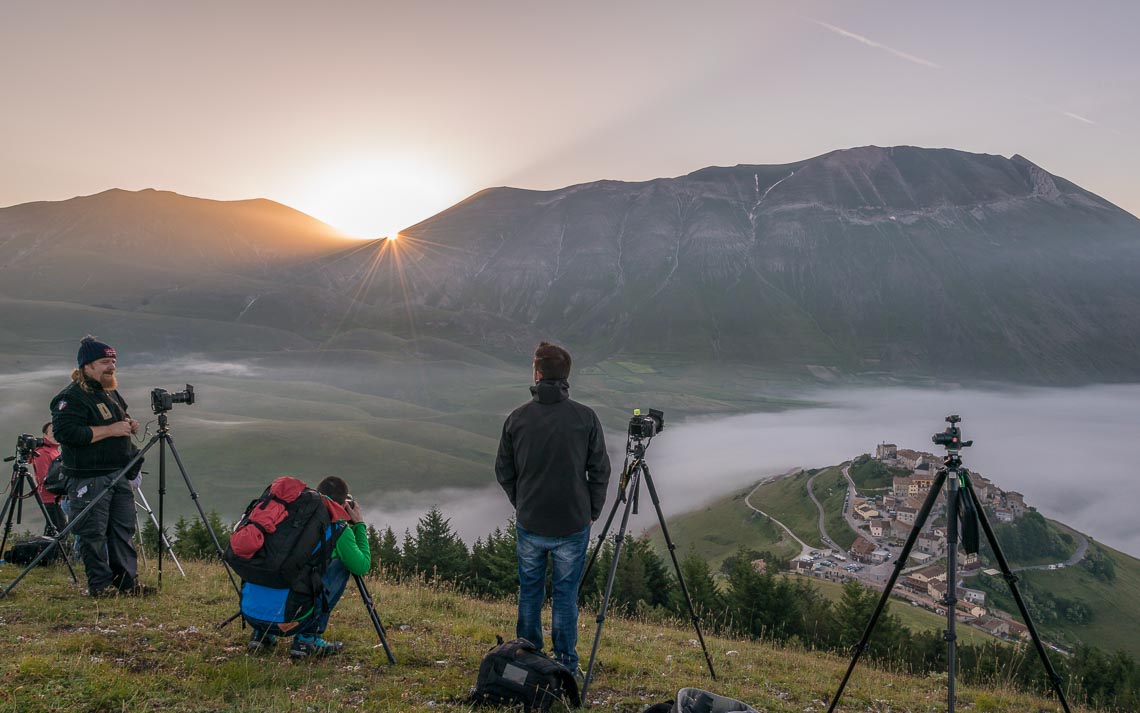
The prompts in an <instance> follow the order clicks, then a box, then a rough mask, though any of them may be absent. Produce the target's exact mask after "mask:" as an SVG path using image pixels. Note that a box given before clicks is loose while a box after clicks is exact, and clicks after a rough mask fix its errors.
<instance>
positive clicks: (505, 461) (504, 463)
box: [495, 418, 518, 507]
mask: <svg viewBox="0 0 1140 713" xmlns="http://www.w3.org/2000/svg"><path fill="white" fill-rule="evenodd" d="M510 422H511V419H510V418H508V419H507V420H506V421H505V422H504V423H503V435H502V437H501V438H500V439H499V455H498V456H496V458H495V478H497V479H498V481H499V485H501V486H502V488H503V490H504V491H505V492H506V494H507V498H508V499H510V501H511V507H515V492H516V490H515V484H516V483H517V482H518V473H517V472H515V447H514V443H513V442H512V439H511V433H510V431H508V430H507V424H509V423H510Z"/></svg>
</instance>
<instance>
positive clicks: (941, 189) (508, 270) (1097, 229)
mask: <svg viewBox="0 0 1140 713" xmlns="http://www.w3.org/2000/svg"><path fill="white" fill-rule="evenodd" d="M378 249H379V248H378ZM396 250H398V251H399V252H402V254H403V256H404V260H403V264H404V265H405V268H404V269H403V270H402V274H403V277H404V279H403V280H398V279H393V278H391V277H389V278H388V279H373V280H372V281H371V284H370V289H369V290H368V291H365V292H363V293H362V294H363V296H364V299H365V300H366V301H368V302H370V303H373V304H376V305H389V309H390V311H391V314H392V318H393V319H396V318H397V316H398V315H402V314H403V313H404V312H405V311H406V310H407V304H408V303H409V302H410V303H411V305H412V308H413V309H416V310H420V311H422V312H423V313H424V314H428V315H433V316H434V317H435V319H436V320H437V323H440V324H449V325H451V326H452V327H454V328H456V329H462V328H463V325H465V324H466V325H472V324H478V325H479V327H478V329H471V330H469V331H470V332H471V333H472V334H473V335H475V334H476V332H477V335H476V338H477V339H479V340H482V341H484V342H488V341H494V340H495V339H496V338H501V339H507V338H509V335H510V330H501V329H500V330H499V334H495V333H494V332H495V330H491V332H492V333H491V334H488V329H487V328H486V325H487V324H488V322H489V321H490V323H492V324H513V325H517V326H518V327H519V328H528V329H530V330H534V331H535V332H538V333H543V334H549V335H553V336H556V337H557V338H559V339H562V340H564V341H565V342H567V343H569V344H574V345H577V346H578V348H579V349H583V348H588V349H589V350H590V351H592V352H593V353H594V354H598V355H612V354H632V355H661V356H665V357H668V358H680V359H684V360H690V361H714V360H715V361H728V362H743V363H748V364H753V365H761V366H765V367H771V368H775V369H779V370H789V371H793V372H794V371H797V370H798V371H802V370H803V368H804V366H805V365H819V366H825V367H832V368H835V369H838V370H840V371H842V372H847V373H866V372H890V373H892V374H905V373H915V374H926V375H931V374H936V375H948V376H954V377H962V376H967V375H968V376H971V377H973V378H988V377H993V378H1010V379H1015V380H1023V381H1054V382H1055V381H1058V380H1060V381H1105V380H1108V381H1111V380H1117V379H1131V378H1135V377H1136V376H1138V375H1140V365H1138V363H1137V360H1136V359H1135V355H1136V353H1137V348H1138V347H1140V341H1138V340H1140V281H1137V280H1136V279H1135V277H1134V276H1135V275H1136V274H1138V273H1140V220H1137V218H1136V217H1134V216H1132V215H1130V214H1129V213H1127V212H1125V211H1123V210H1121V209H1120V208H1117V207H1116V206H1114V205H1112V204H1111V203H1109V202H1108V201H1106V200H1104V199H1102V198H1100V197H1098V196H1096V195H1094V194H1092V193H1089V192H1088V191H1085V190H1083V189H1082V188H1080V187H1079V186H1077V185H1075V184H1073V183H1071V182H1070V181H1067V180H1065V179H1063V178H1061V177H1059V176H1056V175H1053V174H1051V173H1049V172H1047V171H1045V170H1044V169H1042V168H1040V167H1038V166H1037V165H1035V164H1033V163H1032V162H1030V161H1029V160H1027V159H1025V158H1023V157H1021V156H1014V157H1013V158H1011V159H1006V158H1003V157H1000V156H991V155H982V154H971V153H966V152H962V151H955V150H945V149H944V150H932V149H922V148H914V147H895V148H878V147H864V148H857V149H850V150H843V151H835V152H832V153H828V154H825V155H823V156H818V157H816V158H812V159H808V160H805V161H799V162H796V163H791V164H784V165H775V166H745V165H742V166H736V167H732V168H706V169H702V170H700V171H696V172H694V173H691V174H689V175H687V176H682V177H679V178H663V179H657V180H652V181H645V182H640V183H624V182H618V181H598V182H594V183H587V184H582V185H577V186H571V187H568V188H564V189H560V190H553V191H529V190H520V189H515V188H493V189H488V190H485V191H482V192H480V193H478V194H476V195H474V196H472V197H470V198H468V199H467V200H465V201H463V202H462V203H460V204H458V205H456V206H454V207H452V208H450V209H448V210H446V211H444V212H442V213H440V214H438V215H436V216H434V217H432V218H430V219H428V220H426V221H424V222H422V223H419V224H417V225H415V226H412V227H410V228H408V229H407V230H405V231H403V232H402V233H401V238H400V242H399V244H398V245H397V248H396ZM324 272H325V274H326V275H327V276H328V277H329V279H330V280H331V281H332V282H333V283H341V284H345V285H348V284H360V283H361V281H362V279H363V278H364V268H363V267H362V266H360V265H359V264H353V263H352V262H351V261H344V260H342V261H339V262H337V263H334V264H331V265H329V266H328V267H327V269H326V270H325V271H324ZM441 315H443V316H442V317H441ZM503 334H505V335H506V336H503Z"/></svg>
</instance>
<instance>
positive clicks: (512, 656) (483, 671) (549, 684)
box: [471, 637, 581, 713]
mask: <svg viewBox="0 0 1140 713" xmlns="http://www.w3.org/2000/svg"><path fill="white" fill-rule="evenodd" d="M498 639H499V643H498V645H497V646H495V647H493V648H492V649H491V650H490V651H488V652H487V655H486V656H484V657H483V662H482V663H480V664H479V678H478V679H477V680H476V682H475V690H474V691H473V692H472V693H471V703H473V704H474V705H493V706H519V705H521V706H522V708H523V710H524V711H527V712H528V713H529V711H548V710H550V706H552V705H553V704H554V703H555V702H557V701H560V700H562V699H563V698H568V699H569V700H570V705H571V706H573V707H574V708H577V707H578V706H579V705H581V698H580V697H579V695H578V682H577V681H575V680H574V674H572V673H571V672H570V670H569V669H568V668H566V667H565V666H563V665H562V664H560V663H558V662H557V661H554V660H553V659H551V658H550V657H548V656H547V655H546V654H544V653H542V652H541V651H539V650H538V649H536V648H535V647H534V644H532V643H530V642H529V641H527V640H526V639H515V640H514V641H508V642H506V643H505V644H504V643H503V639H502V637H498Z"/></svg>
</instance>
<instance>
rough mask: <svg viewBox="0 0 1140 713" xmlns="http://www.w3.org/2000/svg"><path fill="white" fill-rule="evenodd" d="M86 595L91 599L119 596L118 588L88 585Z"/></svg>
mask: <svg viewBox="0 0 1140 713" xmlns="http://www.w3.org/2000/svg"><path fill="white" fill-rule="evenodd" d="M87 596H89V597H91V598H92V599H106V598H108V597H117V596H119V590H118V589H115V588H114V587H88V588H87Z"/></svg>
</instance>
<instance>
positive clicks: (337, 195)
mask: <svg viewBox="0 0 1140 713" xmlns="http://www.w3.org/2000/svg"><path fill="white" fill-rule="evenodd" d="M462 197H463V195H462V189H461V188H460V186H459V182H458V181H457V180H456V179H455V178H454V177H453V176H452V175H450V174H449V173H448V172H446V171H444V170H442V169H441V168H439V167H436V166H433V165H430V164H429V163H428V162H426V161H425V160H422V159H418V158H401V157H396V156H384V157H350V158H343V159H339V160H336V161H332V162H330V163H328V164H327V165H325V166H323V167H321V168H320V169H319V170H317V171H316V172H314V173H313V174H312V175H311V176H309V177H308V179H307V180H306V181H305V188H304V190H303V191H302V198H301V199H300V200H298V201H296V202H295V203H294V205H295V206H296V207H297V208H298V209H300V210H303V211H305V212H306V213H308V214H309V215H312V216H313V217H315V218H318V219H320V220H323V221H324V222H326V223H328V224H329V225H331V226H333V227H334V228H337V229H338V230H341V231H343V232H344V233H347V234H348V235H351V236H353V237H357V238H383V237H387V238H388V239H390V240H395V239H397V237H398V235H399V231H400V230H402V229H403V228H406V227H408V226H410V225H414V224H415V223H418V222H420V221H421V220H424V219H425V218H429V217H431V216H432V215H435V214H436V213H438V212H439V211H441V210H444V209H445V208H447V207H449V206H451V205H453V204H455V203H456V202H458V201H459V200H460V199H461V198H462Z"/></svg>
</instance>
